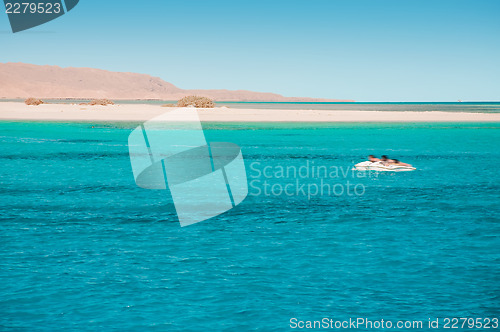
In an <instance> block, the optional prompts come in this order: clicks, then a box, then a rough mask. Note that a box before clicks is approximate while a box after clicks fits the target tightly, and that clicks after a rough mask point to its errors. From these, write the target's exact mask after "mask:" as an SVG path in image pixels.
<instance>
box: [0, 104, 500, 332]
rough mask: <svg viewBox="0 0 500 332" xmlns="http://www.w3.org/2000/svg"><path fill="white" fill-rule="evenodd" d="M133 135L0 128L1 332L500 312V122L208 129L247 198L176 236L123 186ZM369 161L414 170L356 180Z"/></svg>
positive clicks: (108, 126) (149, 196) (92, 126)
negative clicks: (234, 165)
mask: <svg viewBox="0 0 500 332" xmlns="http://www.w3.org/2000/svg"><path fill="white" fill-rule="evenodd" d="M342 107H345V105H342ZM136 125H137V124H134V123H121V124H113V123H80V124H77V123H72V124H70V123H43V122H33V123H21V122H0V165H1V167H0V281H1V282H0V330H15V331H55V330H82V331H95V330H97V331H107V330H111V329H116V330H123V331H144V330H157V331H247V330H261V331H282V330H290V329H291V323H290V320H291V319H293V318H296V319H297V320H301V321H307V320H321V319H323V318H331V319H334V320H349V318H352V319H356V318H359V317H363V318H367V319H371V320H378V321H380V320H381V319H384V320H385V321H387V320H391V321H394V322H396V321H400V320H401V321H403V320H411V321H422V322H424V325H423V326H424V329H422V330H426V326H427V322H428V320H429V318H431V319H433V320H434V319H436V318H439V319H440V326H441V327H443V323H444V322H443V319H444V318H446V317H449V318H453V317H472V318H488V317H489V318H493V317H498V316H499V315H500V309H499V308H500V218H499V216H500V204H499V203H500V172H499V166H498V165H499V142H500V124H498V123H496V124H495V123H493V124H492V123H489V124H485V123H467V124H459V123H454V124H446V123H439V124H426V123H419V124H411V123H407V124H381V123H378V124H286V123H281V124H251V125H250V124H237V123H236V124H217V123H209V124H204V129H205V135H206V138H207V140H208V141H227V142H233V143H236V144H238V145H239V146H240V147H241V149H242V153H243V157H244V159H245V163H246V168H247V176H248V180H249V184H250V187H249V196H248V197H247V198H246V199H245V200H244V201H243V202H242V203H241V204H240V205H238V206H237V207H235V208H234V209H232V210H230V211H228V212H226V213H224V214H222V215H219V216H217V217H214V218H212V219H210V220H207V221H204V222H201V223H198V224H195V225H191V226H188V227H182V228H181V227H180V226H179V223H178V221H177V217H176V214H175V210H174V206H173V203H172V200H171V199H170V197H168V195H167V193H166V191H161V190H145V189H141V188H138V187H137V186H136V185H135V182H134V178H133V176H132V171H131V166H130V161H129V156H128V148H127V138H128V135H129V134H130V132H131V130H132V129H133V128H135V126H136ZM368 154H375V155H377V156H380V155H382V154H386V155H388V156H389V157H393V158H397V159H400V160H402V161H404V162H407V163H411V164H413V165H414V166H415V167H416V168H417V170H416V171H414V172H404V173H361V172H353V171H350V170H351V168H352V166H353V165H354V164H355V163H358V162H361V161H363V160H364V159H365V158H366V156H367V155H368ZM314 167H315V168H314ZM284 169H285V170H287V171H286V172H285V171H283V170H284ZM325 169H327V170H328V174H326V173H325V172H324V170H325ZM294 170H295V171H297V174H294ZM287 173H288V174H287ZM286 185H290V186H289V187H286ZM327 185H329V186H330V187H331V188H335V192H333V189H332V191H331V192H330V189H329V188H327V187H328V186H327ZM321 186H322V187H323V189H324V191H323V192H320V193H318V190H317V189H318V188H320V187H321ZM285 188H287V189H290V190H289V191H288V192H287V193H284V192H282V191H283V190H285ZM301 188H302V189H301ZM325 188H326V189H325ZM327 189H328V190H327ZM266 190H267V194H266ZM359 329H360V330H366V329H364V328H359ZM395 330H396V329H395ZM476 330H477V329H476ZM488 330H489V331H493V330H495V329H491V328H490V329H488Z"/></svg>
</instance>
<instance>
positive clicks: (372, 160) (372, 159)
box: [368, 154, 380, 163]
mask: <svg viewBox="0 0 500 332" xmlns="http://www.w3.org/2000/svg"><path fill="white" fill-rule="evenodd" d="M368 160H369V161H371V162H372V163H375V162H377V161H380V159H378V158H376V157H375V156H374V155H372V154H371V155H369V156H368Z"/></svg>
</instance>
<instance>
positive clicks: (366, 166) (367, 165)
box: [353, 161, 416, 172]
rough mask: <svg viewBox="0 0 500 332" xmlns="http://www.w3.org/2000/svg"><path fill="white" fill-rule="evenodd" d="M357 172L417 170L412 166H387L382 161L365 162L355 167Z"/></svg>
mask: <svg viewBox="0 0 500 332" xmlns="http://www.w3.org/2000/svg"><path fill="white" fill-rule="evenodd" d="M353 169H355V170H358V171H379V172H408V171H414V170H416V168H415V167H411V166H400V165H395V164H389V165H385V164H384V163H382V162H380V161H375V162H372V161H363V162H361V163H358V164H356V165H354V168H353Z"/></svg>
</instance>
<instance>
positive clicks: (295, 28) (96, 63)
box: [0, 0, 500, 101]
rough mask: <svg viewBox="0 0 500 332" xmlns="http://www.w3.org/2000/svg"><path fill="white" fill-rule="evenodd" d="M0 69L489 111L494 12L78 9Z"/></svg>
mask: <svg viewBox="0 0 500 332" xmlns="http://www.w3.org/2000/svg"><path fill="white" fill-rule="evenodd" d="M0 41H1V44H0V45H1V46H0V62H26V63H34V64H50V65H59V66H62V67H68V66H71V67H93V68H102V69H107V70H113V71H128V72H138V73H147V74H151V75H153V76H159V77H161V78H162V79H164V80H166V81H168V82H171V83H173V84H175V85H177V86H178V87H181V88H189V89H198V88H202V89H208V88H213V89H219V88H220V89H247V90H254V91H266V92H276V93H280V94H283V95H286V96H307V97H324V98H340V99H355V100H357V101H456V100H457V99H462V100H464V101H467V100H476V101H478V100H484V101H492V100H495V101H498V100H500V0H491V1H487V0H470V1H459V0H450V1H445V0H440V1H436V0H432V1H426V0H418V1H417V0H414V1H410V0H406V1H402V0H397V1H388V0H366V1H358V0H350V1H346V0H343V1H340V0H329V1H319V0H308V1H290V0H288V1H270V0H268V1H255V0H253V1H236V0H232V1H209V0H201V1H180V0H179V1H168V0H149V1H128V0H119V1H118V0H116V1H114V0H80V3H79V5H78V6H77V7H75V8H74V9H73V10H72V11H71V12H69V13H68V14H66V15H64V16H62V17H60V18H59V19H56V20H54V21H52V22H49V23H47V24H45V25H42V26H40V27H37V28H34V29H32V30H28V31H26V32H19V33H16V34H12V32H11V30H10V26H9V23H8V18H7V15H6V14H5V13H3V12H0Z"/></svg>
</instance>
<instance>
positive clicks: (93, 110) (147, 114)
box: [0, 102, 500, 122]
mask: <svg viewBox="0 0 500 332" xmlns="http://www.w3.org/2000/svg"><path fill="white" fill-rule="evenodd" d="M171 110H172V109H171V108H168V107H161V106H159V105H151V104H120V105H109V106H88V105H78V104H43V105H39V106H28V105H25V104H24V103H21V102H0V120H24V121H75V122H76V121H146V120H149V119H151V118H153V117H155V116H157V115H160V114H163V113H164V112H169V111H171ZM198 114H199V115H200V119H201V120H202V121H206V122H500V114H499V113H464V112H456V113H455V112H438V111H436V112H398V111H352V110H349V111H340V110H330V111H329V110H279V109H238V108H225V107H221V108H211V109H198Z"/></svg>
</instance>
